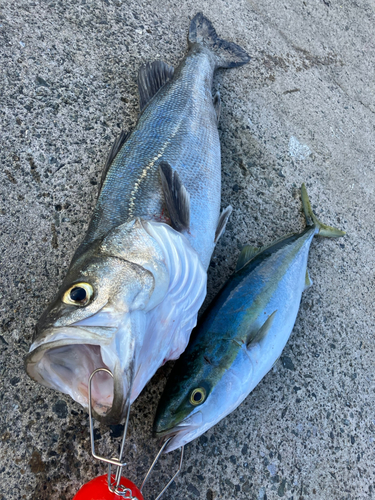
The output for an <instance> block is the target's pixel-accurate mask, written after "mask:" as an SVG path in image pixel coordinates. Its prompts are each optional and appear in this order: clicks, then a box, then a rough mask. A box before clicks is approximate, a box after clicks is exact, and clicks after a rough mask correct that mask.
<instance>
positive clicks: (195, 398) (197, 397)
mask: <svg viewBox="0 0 375 500" xmlns="http://www.w3.org/2000/svg"><path fill="white" fill-rule="evenodd" d="M205 399H206V390H205V389H204V388H203V387H198V388H197V389H194V391H193V392H192V393H191V396H190V403H191V404H192V405H194V406H198V405H200V404H202V403H203V401H204V400H205Z"/></svg>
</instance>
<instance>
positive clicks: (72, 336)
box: [24, 326, 131, 424]
mask: <svg viewBox="0 0 375 500" xmlns="http://www.w3.org/2000/svg"><path fill="white" fill-rule="evenodd" d="M102 329H103V330H107V333H112V332H115V331H116V328H110V327H102ZM110 330H111V332H110ZM67 335H69V338H66V336H67ZM46 338H48V341H46ZM112 338H113V336H112V335H109V336H108V337H107V338H103V336H101V335H98V334H97V333H94V332H92V331H90V327H81V326H69V327H57V328H50V329H47V330H46V331H45V332H43V335H42V338H40V339H38V340H37V341H35V342H33V344H32V345H31V347H30V351H29V353H28V354H27V355H26V356H25V360H24V365H25V370H26V372H27V374H28V375H29V376H30V378H32V379H33V380H35V381H36V382H38V383H40V384H42V385H44V386H47V387H50V388H53V389H55V390H60V389H58V388H57V387H56V386H54V385H52V384H48V383H46V381H45V380H44V379H43V377H42V376H41V375H40V374H39V373H38V371H37V370H36V365H37V364H38V363H39V362H40V361H41V359H42V358H43V356H44V354H45V353H46V352H47V351H49V350H51V349H54V348H58V347H66V346H74V345H84V346H90V345H92V346H99V347H100V348H101V349H105V347H106V346H109V344H110V343H111V341H112ZM103 364H104V365H105V366H106V368H107V369H108V370H109V371H110V372H111V373H112V375H113V400H112V405H111V407H110V409H108V410H107V411H106V413H104V414H101V413H98V412H97V411H96V410H95V408H92V414H93V417H94V418H95V419H96V420H99V421H100V422H103V423H105V424H118V423H119V422H120V421H121V420H122V418H123V417H124V414H125V406H126V401H127V399H128V397H129V396H130V391H131V384H129V385H128V387H127V390H128V393H127V394H126V396H125V383H124V381H123V377H122V373H121V371H120V367H119V363H118V362H117V363H116V362H114V363H113V365H112V366H107V365H106V364H105V363H104V362H103ZM87 383H88V379H87ZM73 399H74V398H73ZM80 404H82V406H84V407H86V408H87V406H88V402H87V404H86V405H85V404H83V403H80Z"/></svg>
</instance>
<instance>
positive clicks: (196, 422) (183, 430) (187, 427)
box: [153, 411, 203, 449]
mask: <svg viewBox="0 0 375 500" xmlns="http://www.w3.org/2000/svg"><path fill="white" fill-rule="evenodd" d="M189 420H190V421H191V422H189ZM202 420H203V415H202V412H201V411H197V412H196V413H193V414H192V415H189V416H188V417H187V418H186V419H184V420H183V421H182V422H180V423H179V424H177V425H174V426H173V427H170V428H169V429H165V430H163V431H160V432H157V431H154V433H153V434H154V436H155V437H156V438H162V437H165V439H164V442H165V441H166V440H167V439H170V440H171V441H172V440H173V438H174V437H176V436H177V435H178V436H180V437H181V436H184V435H185V434H188V433H189V432H191V431H192V430H194V429H197V428H198V427H200V426H201V424H202ZM171 441H170V442H171ZM169 444H170V443H169ZM168 447H169V445H167V447H166V449H168Z"/></svg>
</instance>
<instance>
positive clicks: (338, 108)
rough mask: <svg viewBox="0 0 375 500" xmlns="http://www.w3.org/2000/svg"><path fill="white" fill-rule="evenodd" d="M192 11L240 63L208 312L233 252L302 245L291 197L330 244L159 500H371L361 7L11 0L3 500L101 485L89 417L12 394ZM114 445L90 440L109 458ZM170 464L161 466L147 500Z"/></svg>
mask: <svg viewBox="0 0 375 500" xmlns="http://www.w3.org/2000/svg"><path fill="white" fill-rule="evenodd" d="M199 10H202V11H203V12H204V13H205V14H206V15H207V16H208V17H209V18H210V19H211V20H212V21H213V23H214V25H215V27H216V29H217V31H218V33H219V34H220V35H221V36H222V37H224V38H227V39H229V40H233V41H235V42H237V43H238V44H240V45H241V46H243V47H244V48H245V49H246V50H247V51H248V52H249V54H250V55H251V56H252V60H251V62H250V64H248V65H247V66H245V67H243V68H240V69H235V70H232V71H222V72H219V73H218V74H217V77H216V79H215V88H217V89H220V92H221V96H222V101H223V109H222V117H221V122H220V135H221V139H222V153H223V154H222V156H223V162H222V165H223V166H222V171H223V190H222V205H223V206H227V204H229V203H231V204H232V205H233V207H234V213H233V215H232V217H231V221H230V223H229V224H228V227H227V231H226V233H225V235H224V237H222V238H221V240H220V243H219V244H218V247H217V249H216V251H215V254H214V257H213V261H212V264H211V267H210V271H209V297H212V296H213V294H214V293H215V292H216V291H217V290H218V289H219V288H220V286H221V285H222V284H223V282H224V281H225V279H226V278H227V277H228V275H229V274H230V273H231V272H232V271H233V269H234V267H235V262H236V258H237V255H238V253H239V248H240V247H241V246H242V245H244V244H245V243H251V244H259V243H263V244H264V243H269V242H271V241H272V240H273V239H275V238H278V237H280V236H283V235H284V234H286V233H288V232H291V231H299V230H302V228H303V227H304V222H303V217H302V212H301V202H300V198H299V189H298V188H299V186H300V184H301V183H302V182H303V181H305V182H306V183H307V186H308V191H309V194H310V196H311V199H312V203H313V205H314V207H315V210H316V212H317V214H318V216H319V217H320V218H321V219H322V220H323V221H324V222H326V223H328V224H331V225H335V226H338V227H340V228H342V229H344V230H345V231H347V236H346V237H345V238H344V239H341V240H326V239H321V240H320V239H318V238H317V239H316V241H314V242H313V244H312V248H311V254H310V260H309V269H310V274H311V277H312V279H313V280H314V286H313V287H311V288H310V289H309V290H308V291H307V292H306V293H305V294H304V296H303V300H302V304H301V309H300V314H299V316H298V319H297V323H296V326H295V329H294V331H293V334H292V337H291V339H290V341H289V343H288V345H287V347H286V348H285V351H284V354H283V357H282V358H281V359H280V360H279V361H278V362H277V364H276V365H275V367H274V368H273V370H272V371H271V372H270V373H269V374H268V375H267V376H266V377H265V378H264V380H263V381H262V382H261V383H260V384H259V386H258V387H257V388H256V389H255V390H254V392H253V393H252V394H251V395H250V396H249V397H248V398H247V400H246V401H245V402H244V403H243V404H242V405H241V406H240V407H239V408H238V409H237V410H236V411H235V412H233V413H232V414H231V415H230V416H229V417H227V418H226V419H225V420H223V421H222V422H220V423H219V424H218V425H217V426H216V427H214V428H213V429H211V430H210V431H209V432H207V433H206V434H205V435H204V436H202V437H201V438H200V439H198V440H197V441H194V442H192V443H191V444H189V445H188V446H186V453H185V456H186V458H185V462H184V465H183V472H182V473H181V475H180V477H179V478H178V479H177V480H176V482H175V484H174V485H173V487H172V488H171V489H170V491H169V493H168V494H166V495H165V499H166V500H167V499H169V500H171V499H176V498H177V499H196V498H200V499H207V500H213V499H215V500H216V499H239V500H242V499H254V500H255V499H256V500H266V499H267V500H275V499H278V498H285V499H289V500H291V499H293V500H297V499H298V500H301V499H314V500H315V499H316V500H331V499H332V500H344V499H345V500H349V499H351V500H357V499H368V498H375V474H374V461H375V444H374V438H375V410H374V407H375V406H374V404H375V382H374V326H373V319H374V299H375V294H374V232H373V227H374V215H373V212H374V210H373V206H374V204H373V200H374V182H375V172H374V158H375V141H374V131H375V94H374V92H375V83H374V82H375V69H374V68H375V39H374V23H375V6H374V2H373V1H371V0H363V1H361V2H359V1H357V0H306V1H302V0H298V1H295V0H276V1H275V0H263V1H262V2H256V1H255V0H238V1H233V0H227V1H226V0H215V1H213V0H201V1H198V0H187V1H184V2H180V3H178V2H174V1H172V0H163V1H160V0H148V1H147V2H146V1H145V0H137V1H130V0H129V1H124V0H103V1H101V2H100V1H99V0H95V1H91V0H64V1H57V0H43V1H42V0H35V1H32V0H18V1H17V2H3V3H2V6H1V10H0V37H1V42H0V54H1V94H0V103H1V106H0V116H1V147H0V157H1V171H0V179H1V183H0V190H1V198H0V200H1V201H0V221H1V222H0V224H1V226H0V230H1V255H2V259H1V269H0V275H1V283H2V289H1V292H0V301H1V305H0V310H1V318H0V319H1V336H0V352H1V354H0V355H1V367H0V371H1V379H0V380H1V381H0V384H1V391H0V397H1V412H0V437H1V439H0V442H1V451H0V473H1V484H0V492H1V493H0V498H1V499H2V500H13V499H14V500H15V499H17V500H18V499H20V498H21V499H32V500H39V499H40V500H47V499H48V500H56V499H61V500H70V499H71V498H72V497H73V495H74V493H75V492H76V491H77V490H78V488H79V486H80V485H81V484H82V483H84V482H85V481H88V480H89V479H91V478H92V477H94V476H95V475H97V474H99V473H105V467H104V466H102V465H101V464H98V463H95V462H94V460H93V459H92V458H91V456H90V443H89V433H88V418H87V415H86V413H85V412H84V411H83V410H82V409H81V407H80V406H79V405H78V404H76V403H74V402H73V401H71V400H70V399H69V397H65V396H64V395H61V394H58V393H56V392H53V391H51V390H47V389H45V388H43V387H41V386H38V385H37V384H35V383H34V382H32V381H31V380H29V379H28V377H27V376H26V375H25V373H24V369H23V358H24V356H25V354H26V352H27V351H28V348H29V345H30V342H31V337H32V331H33V327H34V325H35V323H36V321H37V319H38V317H39V316H40V314H41V312H42V310H43V309H44V307H45V305H46V302H47V301H49V300H50V298H51V297H52V295H53V294H54V293H55V291H56V289H57V287H58V286H59V284H60V282H61V279H62V277H63V276H64V273H65V272H66V269H67V266H68V264H69V261H70V258H71V257H72V255H73V252H74V250H75V249H76V247H77V245H78V243H79V242H80V240H81V238H82V237H83V234H84V231H85V228H86V227H87V223H88V221H89V219H90V214H91V212H92V209H93V206H94V203H95V200H96V196H97V191H98V181H99V179H100V175H101V169H102V168H103V163H104V160H105V157H106V155H107V152H108V150H109V148H110V146H111V144H112V142H113V140H114V138H115V137H116V136H117V135H118V133H119V131H120V130H121V128H125V129H131V127H132V126H133V125H134V123H135V122H136V119H137V112H138V97H137V88H136V74H137V70H138V68H139V66H140V65H141V64H142V63H145V62H146V61H152V60H154V59H159V58H161V59H164V60H165V61H167V62H168V63H171V64H174V65H176V64H177V63H178V61H179V60H180V59H181V58H182V57H183V55H184V53H185V51H186V47H187V43H186V33H187V27H188V24H189V20H190V19H191V17H192V16H193V15H194V14H195V13H196V12H197V11H199ZM169 370H170V366H166V367H164V368H162V369H161V370H160V371H159V372H158V374H157V375H156V376H155V378H154V379H153V380H152V382H151V383H150V384H149V385H148V386H147V387H146V389H145V390H144V391H143V393H142V394H141V396H140V397H139V399H138V400H137V402H136V403H135V404H134V406H133V408H132V412H131V419H130V436H129V440H128V442H127V444H126V458H127V459H128V461H129V469H128V471H127V473H128V476H129V477H131V478H132V479H133V480H135V481H136V482H138V483H139V482H140V481H141V479H142V477H143V475H144V473H145V471H146V469H147V467H148V465H149V464H150V463H151V460H152V459H153V457H154V456H155V454H156V452H157V450H158V446H159V443H157V442H156V440H153V439H152V438H151V425H152V421H153V415H154V412H155V409H156V405H157V402H158V396H159V394H160V392H161V390H162V387H163V385H164V383H165V379H166V377H167V375H168V373H169ZM120 433H121V427H118V426H115V427H112V428H108V427H105V426H102V427H100V428H99V427H98V429H97V431H96V444H97V446H98V449H99V450H100V451H101V453H103V454H106V455H108V456H109V455H113V454H114V453H115V451H116V449H117V445H118V442H119V439H120V438H119V435H120ZM176 466H177V453H175V454H170V455H167V456H165V457H164V458H163V459H162V460H161V461H160V464H159V466H158V467H157V470H156V471H155V473H154V475H153V477H152V480H151V481H150V484H149V486H148V487H147V488H146V490H145V498H146V500H152V499H154V498H155V497H156V494H157V492H158V491H160V489H161V486H162V484H163V482H165V481H166V480H167V478H168V477H169V475H170V474H171V473H172V470H173V468H175V467H176Z"/></svg>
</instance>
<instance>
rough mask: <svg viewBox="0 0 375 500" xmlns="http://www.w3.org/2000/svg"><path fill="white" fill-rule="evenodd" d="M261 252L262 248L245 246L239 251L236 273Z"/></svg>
mask: <svg viewBox="0 0 375 500" xmlns="http://www.w3.org/2000/svg"><path fill="white" fill-rule="evenodd" d="M262 250H263V248H262V247H260V248H258V247H252V246H251V245H245V246H244V247H243V249H242V250H241V253H240V256H239V257H238V261H237V266H236V272H237V271H239V270H240V269H242V268H243V267H244V266H246V264H247V263H248V262H250V261H251V259H253V258H254V257H255V256H256V255H258V253H260V252H261V251H262Z"/></svg>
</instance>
